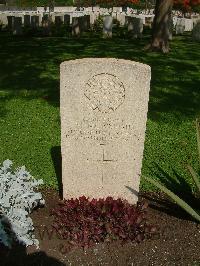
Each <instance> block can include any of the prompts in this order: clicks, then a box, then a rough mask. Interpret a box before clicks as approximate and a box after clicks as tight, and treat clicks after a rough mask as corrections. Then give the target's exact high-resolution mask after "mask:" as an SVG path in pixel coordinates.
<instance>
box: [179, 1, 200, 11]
mask: <svg viewBox="0 0 200 266" xmlns="http://www.w3.org/2000/svg"><path fill="white" fill-rule="evenodd" d="M198 5H200V0H174V8H177V9H180V10H183V11H185V12H187V11H191V10H192V9H193V8H194V7H196V6H198Z"/></svg>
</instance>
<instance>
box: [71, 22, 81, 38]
mask: <svg viewBox="0 0 200 266" xmlns="http://www.w3.org/2000/svg"><path fill="white" fill-rule="evenodd" d="M81 21H82V19H81V17H72V36H77V37H79V36H80V35H81V29H82V26H81Z"/></svg>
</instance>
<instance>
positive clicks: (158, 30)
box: [148, 0, 173, 53]
mask: <svg viewBox="0 0 200 266" xmlns="http://www.w3.org/2000/svg"><path fill="white" fill-rule="evenodd" d="M172 6H173V0H156V7H155V17H154V21H153V29H152V40H151V44H150V45H149V47H148V48H149V49H150V50H152V51H161V52H163V53H168V52H169V39H170V36H171V33H170V25H171V23H172V21H171V20H172Z"/></svg>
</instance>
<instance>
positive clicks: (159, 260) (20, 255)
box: [0, 190, 200, 266]
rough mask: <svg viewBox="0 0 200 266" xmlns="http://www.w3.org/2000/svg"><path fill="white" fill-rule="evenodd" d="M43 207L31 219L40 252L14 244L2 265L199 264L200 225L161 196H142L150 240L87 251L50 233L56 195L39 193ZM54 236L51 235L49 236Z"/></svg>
mask: <svg viewBox="0 0 200 266" xmlns="http://www.w3.org/2000/svg"><path fill="white" fill-rule="evenodd" d="M42 194H43V196H44V199H45V200H46V205H45V207H44V208H40V209H37V210H35V211H34V212H33V213H32V215H31V217H32V219H33V222H34V226H35V235H36V238H37V239H38V240H39V241H40V249H39V250H36V249H35V247H29V248H27V249H25V248H24V247H23V246H19V245H16V247H15V248H14V249H13V250H12V251H8V250H7V249H6V248H4V247H1V248H0V265H1V266H12V265H13V266H15V265H16V266H25V265H27V266H29V265H32V266H39V265H41V266H51V265H53V266H54V265H55V266H56V265H72V266H73V265H74V266H76V265H77V266H78V265H83V266H86V265H92V266H96V265H99V266H100V265H102V266H103V265H109V266H118V265H119V266H126V265H130V266H131V265H134V266H137V265H141V266H146V265H159V266H160V265H170V266H171V265H193V266H195V265H196V266H197V265H200V225H198V224H197V223H195V222H194V221H192V220H191V219H190V217H188V216H187V214H185V213H184V212H183V211H182V210H181V209H180V208H178V207H177V206H176V205H175V204H173V203H172V202H171V201H170V200H169V199H168V198H166V197H165V196H164V195H163V194H159V193H141V194H140V200H144V199H145V200H147V202H148V203H149V207H148V211H147V218H148V220H149V222H150V223H151V224H154V225H155V226H156V227H157V232H156V233H155V235H153V237H152V238H151V239H145V240H144V241H143V242H141V243H139V244H137V243H126V244H123V245H122V244H121V243H119V242H113V243H103V244H97V245H95V246H94V247H92V248H89V249H87V250H85V251H84V250H82V249H74V250H71V251H68V250H67V249H66V248H64V245H63V243H64V241H65V240H62V239H60V238H59V236H58V235H57V234H56V233H55V232H53V231H52V230H51V229H52V227H51V226H52V222H53V217H52V216H50V215H49V214H50V212H51V210H52V209H53V208H54V207H55V206H57V204H58V202H59V201H60V198H59V195H58V192H56V191H54V190H44V191H42ZM52 232H53V234H52V235H51V233H52Z"/></svg>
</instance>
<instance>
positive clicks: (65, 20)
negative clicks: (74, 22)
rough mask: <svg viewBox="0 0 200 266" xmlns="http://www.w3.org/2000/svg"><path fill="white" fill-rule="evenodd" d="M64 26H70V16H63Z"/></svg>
mask: <svg viewBox="0 0 200 266" xmlns="http://www.w3.org/2000/svg"><path fill="white" fill-rule="evenodd" d="M64 24H65V25H67V26H68V27H69V26H70V15H69V14H65V15H64Z"/></svg>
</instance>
